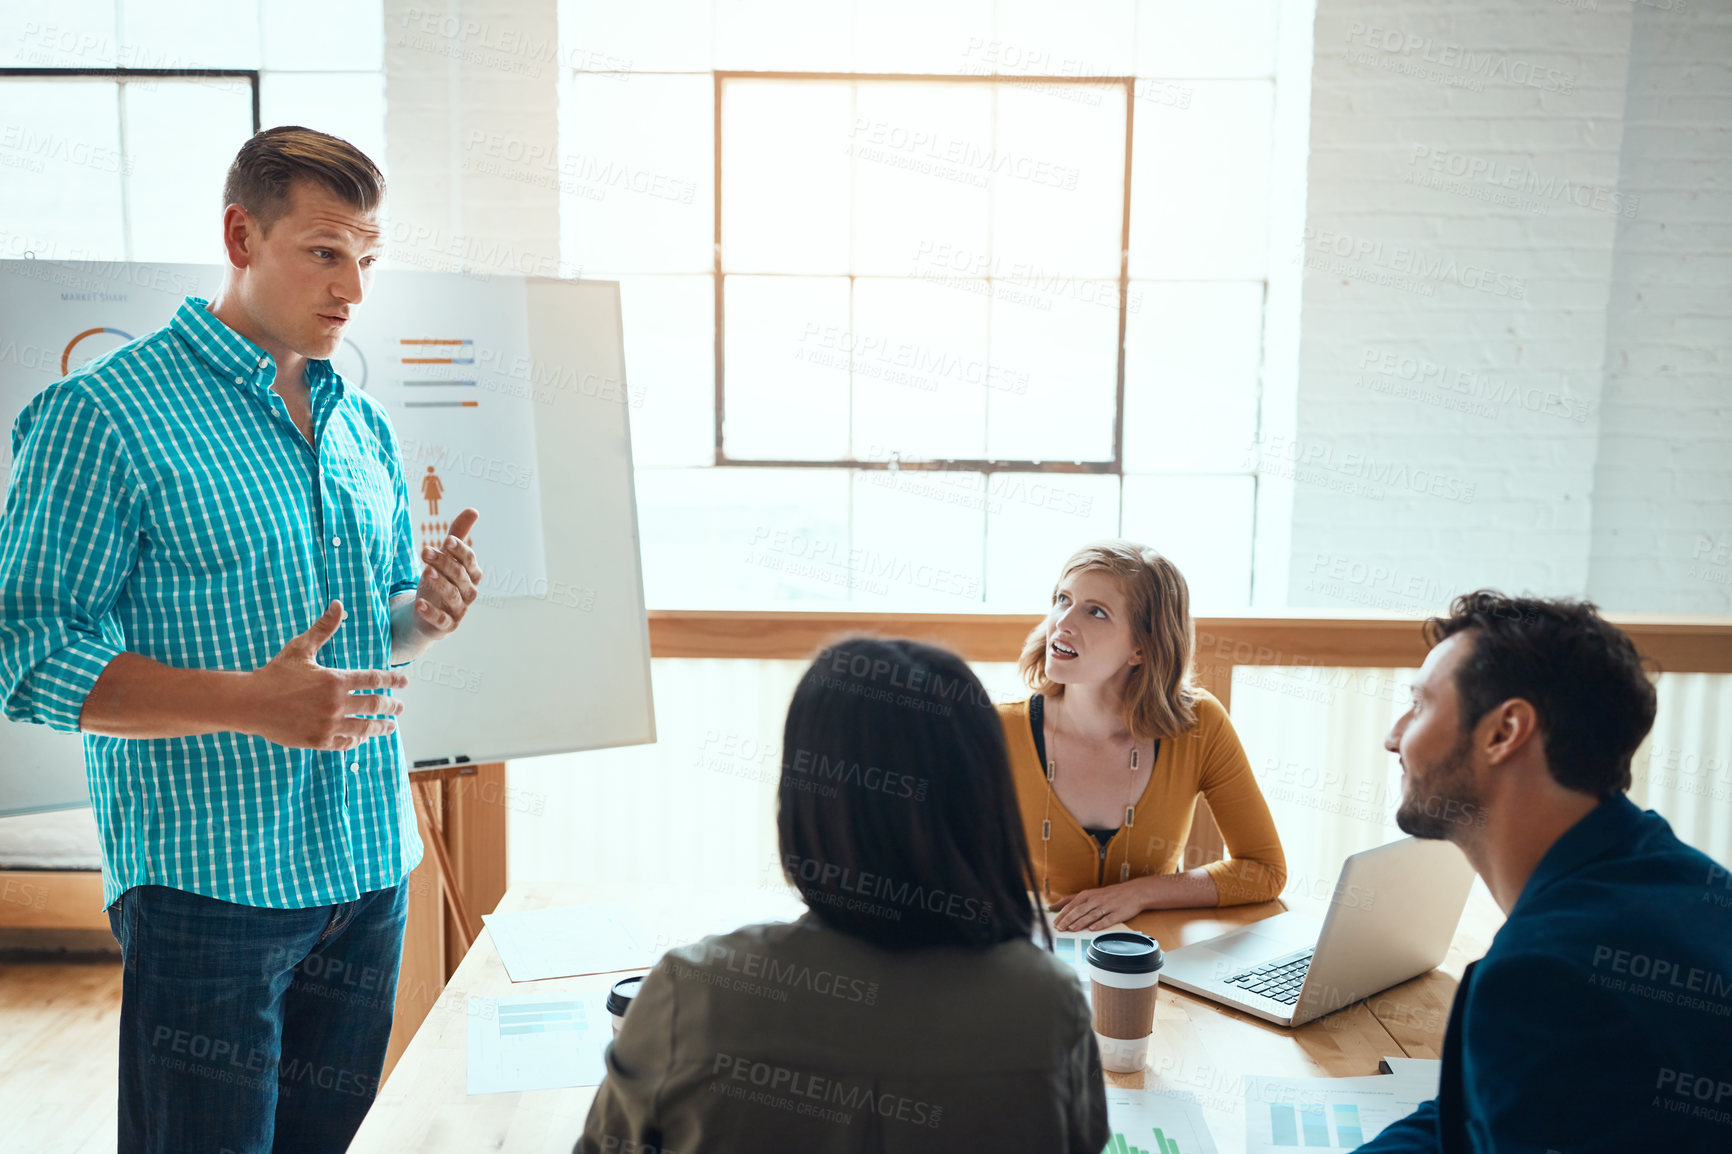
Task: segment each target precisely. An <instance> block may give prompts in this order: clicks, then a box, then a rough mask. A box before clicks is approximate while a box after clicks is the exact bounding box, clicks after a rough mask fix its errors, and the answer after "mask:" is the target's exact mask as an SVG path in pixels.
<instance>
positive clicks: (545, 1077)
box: [468, 994, 613, 1094]
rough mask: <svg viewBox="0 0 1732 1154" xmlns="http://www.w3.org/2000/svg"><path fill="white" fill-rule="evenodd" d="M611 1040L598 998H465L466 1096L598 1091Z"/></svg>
mask: <svg viewBox="0 0 1732 1154" xmlns="http://www.w3.org/2000/svg"><path fill="white" fill-rule="evenodd" d="M612 1040H613V1018H612V1016H611V1015H609V1014H608V1012H607V1007H606V1003H605V999H604V997H603V996H602V995H600V994H525V995H522V996H517V997H509V998H470V999H469V1073H468V1092H469V1093H471V1094H503V1093H507V1092H509V1091H513V1090H557V1089H560V1088H562V1087H566V1086H599V1085H601V1081H602V1077H603V1075H604V1074H605V1073H606V1066H605V1064H604V1063H603V1061H602V1053H603V1051H604V1050H606V1048H607V1044H608V1043H609V1042H611V1041H612Z"/></svg>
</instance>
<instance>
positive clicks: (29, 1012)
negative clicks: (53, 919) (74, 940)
mask: <svg viewBox="0 0 1732 1154" xmlns="http://www.w3.org/2000/svg"><path fill="white" fill-rule="evenodd" d="M119 1031H120V959H119V958H118V957H115V958H112V959H108V958H105V959H103V960H100V961H53V962H29V961H5V962H0V1147H4V1148H5V1149H7V1150H20V1151H22V1150H28V1151H31V1152H32V1154H73V1152H75V1151H76V1152H78V1154H111V1152H112V1151H113V1150H114V1145H115V1129H114V1110H115V1097H116V1094H117V1093H118V1084H119V1075H118V1073H117V1070H118V1065H119V1042H118V1038H119Z"/></svg>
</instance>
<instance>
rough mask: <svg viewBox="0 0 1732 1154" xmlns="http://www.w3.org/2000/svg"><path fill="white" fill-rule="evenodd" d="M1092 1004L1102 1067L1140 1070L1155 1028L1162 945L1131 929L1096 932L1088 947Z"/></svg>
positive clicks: (1090, 999) (1119, 1070)
mask: <svg viewBox="0 0 1732 1154" xmlns="http://www.w3.org/2000/svg"><path fill="white" fill-rule="evenodd" d="M1088 963H1089V1005H1090V1006H1091V1007H1092V1008H1093V1010H1094V1030H1095V1042H1096V1044H1097V1045H1098V1046H1099V1047H1100V1052H1101V1068H1102V1069H1105V1070H1111V1071H1113V1072H1114V1073H1115V1074H1129V1073H1134V1072H1135V1071H1137V1070H1141V1069H1142V1068H1143V1066H1144V1064H1145V1063H1146V1062H1147V1061H1148V1057H1149V1035H1150V1034H1152V1033H1154V1031H1155V990H1156V987H1157V986H1158V985H1159V984H1160V980H1161V967H1162V966H1163V965H1165V964H1166V959H1165V958H1163V957H1162V956H1161V944H1160V943H1159V942H1157V941H1155V939H1153V938H1151V937H1146V936H1144V935H1143V934H1139V933H1135V932H1133V931H1130V930H1117V931H1114V932H1113V933H1108V934H1100V935H1098V936H1096V938H1095V940H1094V942H1093V944H1091V945H1090V946H1089V952H1088Z"/></svg>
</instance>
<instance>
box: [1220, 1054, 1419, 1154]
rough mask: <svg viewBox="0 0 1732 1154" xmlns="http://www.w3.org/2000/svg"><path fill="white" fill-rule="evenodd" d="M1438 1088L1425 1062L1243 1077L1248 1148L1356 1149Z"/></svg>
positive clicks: (1256, 1153)
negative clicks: (1327, 1073)
mask: <svg viewBox="0 0 1732 1154" xmlns="http://www.w3.org/2000/svg"><path fill="white" fill-rule="evenodd" d="M1436 1093H1437V1077H1436V1074H1435V1072H1434V1071H1433V1070H1431V1069H1429V1068H1426V1069H1420V1070H1417V1071H1416V1072H1414V1073H1411V1074H1408V1075H1404V1076H1398V1075H1389V1074H1379V1075H1370V1076H1366V1077H1357V1078H1269V1077H1255V1076H1253V1077H1249V1078H1246V1079H1245V1151H1246V1154H1285V1152H1286V1151H1291V1150H1356V1149H1358V1148H1359V1147H1360V1146H1361V1145H1363V1144H1364V1143H1366V1142H1369V1141H1371V1139H1373V1138H1375V1137H1377V1135H1378V1134H1380V1133H1382V1132H1383V1128H1384V1127H1386V1126H1388V1125H1389V1124H1390V1123H1392V1122H1394V1121H1395V1120H1396V1119H1398V1118H1404V1117H1406V1116H1407V1115H1408V1114H1410V1113H1412V1112H1413V1110H1414V1108H1415V1107H1416V1106H1418V1105H1419V1103H1420V1102H1421V1101H1422V1100H1424V1099H1426V1098H1429V1097H1431V1096H1432V1095H1434V1094H1436Z"/></svg>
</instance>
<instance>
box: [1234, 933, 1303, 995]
mask: <svg viewBox="0 0 1732 1154" xmlns="http://www.w3.org/2000/svg"><path fill="white" fill-rule="evenodd" d="M1315 949H1316V947H1315V946H1313V947H1311V948H1309V949H1304V950H1300V951H1299V952H1298V953H1295V954H1288V955H1286V956H1285V957H1280V958H1276V959H1275V960H1274V961H1272V962H1264V963H1263V964H1262V965H1260V966H1256V967H1254V968H1252V969H1249V970H1246V971H1244V972H1243V973H1239V974H1234V975H1233V976H1232V977H1230V978H1227V979H1225V981H1226V984H1227V985H1229V986H1237V987H1238V988H1239V989H1241V990H1246V991H1249V992H1250V993H1253V994H1262V995H1263V996H1264V997H1265V998H1273V999H1274V1000H1275V1001H1277V1002H1282V1003H1285V1004H1286V1005H1289V1006H1291V1005H1293V1004H1294V1003H1296V1002H1298V1001H1299V987H1300V986H1302V985H1304V984H1305V971H1306V970H1309V969H1310V968H1311V955H1312V953H1313V952H1314V951H1315Z"/></svg>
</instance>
